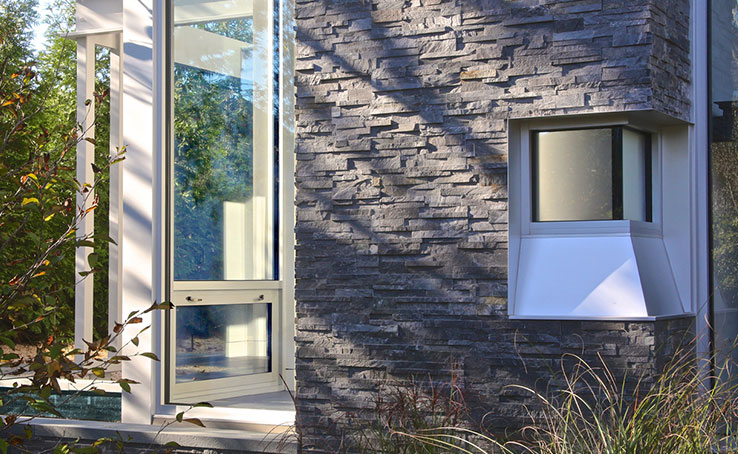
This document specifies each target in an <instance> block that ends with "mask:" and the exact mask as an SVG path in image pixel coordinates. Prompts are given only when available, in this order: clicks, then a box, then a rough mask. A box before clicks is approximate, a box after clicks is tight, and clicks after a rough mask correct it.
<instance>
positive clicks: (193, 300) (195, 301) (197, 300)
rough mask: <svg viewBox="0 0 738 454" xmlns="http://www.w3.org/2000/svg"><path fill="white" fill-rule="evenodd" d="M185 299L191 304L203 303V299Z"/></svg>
mask: <svg viewBox="0 0 738 454" xmlns="http://www.w3.org/2000/svg"><path fill="white" fill-rule="evenodd" d="M185 299H186V300H187V301H189V302H190V303H201V302H202V298H193V297H191V296H188V297H187V298H185Z"/></svg>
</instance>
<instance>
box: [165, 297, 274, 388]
mask: <svg viewBox="0 0 738 454" xmlns="http://www.w3.org/2000/svg"><path fill="white" fill-rule="evenodd" d="M176 313H177V315H176V327H177V329H176V333H177V335H176V337H177V339H176V349H175V369H176V370H175V377H176V379H175V381H176V383H187V382H194V381H202V380H210V379H216V378H228V377H237V376H242V375H251V374H261V373H266V372H271V370H272V353H271V337H272V332H271V326H272V322H271V313H272V309H271V303H250V304H216V305H207V306H205V305H202V306H179V307H177V309H176Z"/></svg>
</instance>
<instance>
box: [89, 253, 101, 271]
mask: <svg viewBox="0 0 738 454" xmlns="http://www.w3.org/2000/svg"><path fill="white" fill-rule="evenodd" d="M99 258H100V256H99V255H98V254H97V253H96V252H92V253H90V254H89V255H88V256H87V263H88V264H89V265H90V268H95V266H97V262H98V260H99Z"/></svg>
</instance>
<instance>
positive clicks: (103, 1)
mask: <svg viewBox="0 0 738 454" xmlns="http://www.w3.org/2000/svg"><path fill="white" fill-rule="evenodd" d="M76 9H77V33H84V32H90V31H98V30H117V29H120V27H122V26H123V0H77V5H76Z"/></svg>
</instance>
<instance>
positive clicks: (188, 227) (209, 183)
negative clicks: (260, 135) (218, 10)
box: [174, 19, 253, 280]
mask: <svg viewBox="0 0 738 454" xmlns="http://www.w3.org/2000/svg"><path fill="white" fill-rule="evenodd" d="M194 27H196V28H199V29H202V30H206V31H208V32H211V33H216V34H218V35H221V36H225V37H228V38H232V39H237V40H239V41H242V42H244V43H250V42H252V41H253V27H252V21H251V20H250V19H248V20H247V19H236V20H228V21H219V22H207V23H203V24H196V25H194ZM214 50H215V49H214ZM249 79H250V77H249ZM252 137H253V87H252V84H251V81H250V80H248V79H247V78H235V77H230V76H227V75H224V74H218V73H214V72H211V71H206V70H203V69H199V68H194V67H190V66H186V65H182V64H175V67H174V213H175V215H174V255H175V267H174V273H175V279H177V280H221V279H223V237H222V231H223V203H222V202H224V201H245V200H248V199H249V198H250V197H251V195H252V182H253V178H252V177H253V175H252V155H253V140H252Z"/></svg>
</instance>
